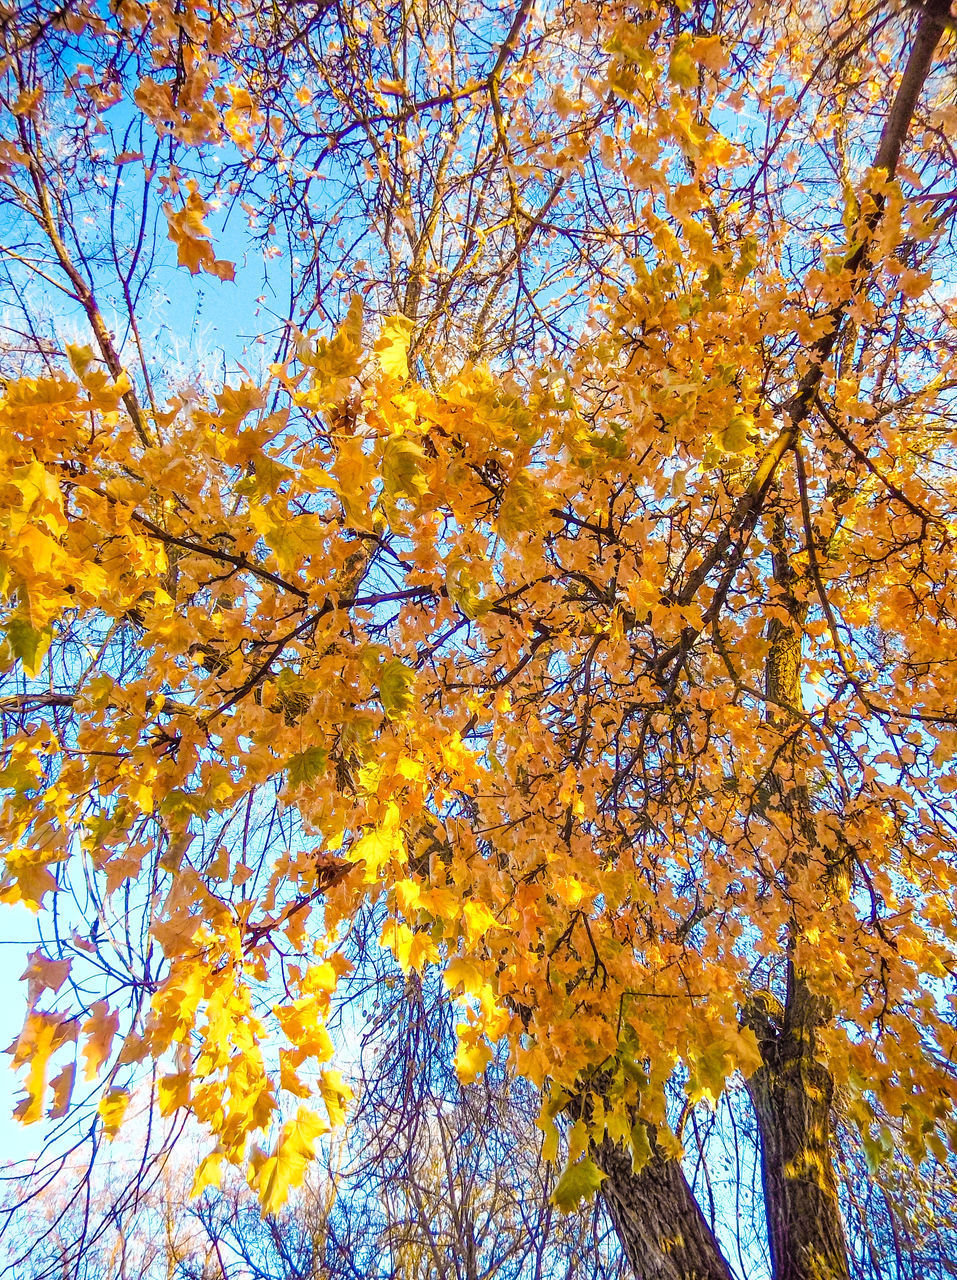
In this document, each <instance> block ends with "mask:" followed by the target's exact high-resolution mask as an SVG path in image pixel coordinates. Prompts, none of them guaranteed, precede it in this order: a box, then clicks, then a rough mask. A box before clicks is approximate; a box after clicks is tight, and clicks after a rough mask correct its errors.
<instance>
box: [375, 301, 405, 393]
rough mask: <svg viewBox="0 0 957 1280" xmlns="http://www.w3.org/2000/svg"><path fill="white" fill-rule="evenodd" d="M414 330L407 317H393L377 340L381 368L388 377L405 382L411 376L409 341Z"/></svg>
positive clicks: (376, 348)
mask: <svg viewBox="0 0 957 1280" xmlns="http://www.w3.org/2000/svg"><path fill="white" fill-rule="evenodd" d="M413 328H414V325H413V322H412V321H411V320H410V319H409V318H408V317H407V316H391V317H390V318H389V319H388V320H386V322H385V324H383V326H382V328H381V330H380V331H379V337H378V338H377V339H376V344H375V350H376V353H377V354H378V357H379V367H380V368H381V370H382V372H383V373H384V374H386V376H387V377H390V378H395V379H397V380H398V381H399V382H405V381H406V379H407V378H408V376H409V339H410V337H411V336H412V330H413Z"/></svg>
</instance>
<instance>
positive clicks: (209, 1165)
mask: <svg viewBox="0 0 957 1280" xmlns="http://www.w3.org/2000/svg"><path fill="white" fill-rule="evenodd" d="M222 1180H223V1152H222V1151H221V1150H220V1149H219V1148H218V1147H217V1148H216V1150H215V1151H211V1152H210V1153H209V1155H208V1156H205V1157H204V1158H203V1159H202V1160H201V1161H200V1163H199V1166H198V1168H197V1170H196V1173H195V1174H194V1176H193V1185H192V1187H191V1188H190V1192H189V1198H190V1199H191V1200H195V1199H196V1197H197V1196H198V1195H201V1194H202V1192H203V1191H204V1190H205V1189H206V1188H207V1187H218V1186H219V1185H220V1183H221V1182H222Z"/></svg>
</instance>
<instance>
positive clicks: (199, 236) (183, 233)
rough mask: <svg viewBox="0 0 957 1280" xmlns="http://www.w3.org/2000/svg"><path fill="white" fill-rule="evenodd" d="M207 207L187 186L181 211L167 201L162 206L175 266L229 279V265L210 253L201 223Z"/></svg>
mask: <svg viewBox="0 0 957 1280" xmlns="http://www.w3.org/2000/svg"><path fill="white" fill-rule="evenodd" d="M209 208H210V206H209V205H208V204H207V202H206V201H205V200H204V199H203V197H202V196H201V195H200V194H199V190H198V188H197V187H196V186H195V184H191V186H190V191H189V195H188V196H187V198H186V202H185V204H184V205H183V207H182V208H181V209H176V208H175V207H174V206H173V205H172V204H171V203H169V202H167V203H166V204H164V205H163V212H164V213H165V214H166V222H167V226H168V229H169V238H170V240H172V242H173V243H174V244H175V245H176V258H177V261H178V262H179V265H180V266H181V267H186V268H187V270H188V271H189V272H190V274H191V275H196V274H197V273H198V272H200V271H205V272H207V273H208V274H209V275H215V276H218V277H219V279H220V280H233V279H234V278H235V275H236V271H235V267H234V266H233V264H232V263H231V262H226V261H223V260H222V259H219V258H217V257H216V255H215V254H214V252H213V246H212V234H211V232H210V230H209V228H208V227H207V226H206V224H205V222H204V221H203V219H204V218H205V216H206V214H207V213H208V212H209Z"/></svg>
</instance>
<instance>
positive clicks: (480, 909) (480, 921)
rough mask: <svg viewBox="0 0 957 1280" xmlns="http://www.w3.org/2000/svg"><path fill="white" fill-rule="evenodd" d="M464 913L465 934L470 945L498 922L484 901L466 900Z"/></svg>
mask: <svg viewBox="0 0 957 1280" xmlns="http://www.w3.org/2000/svg"><path fill="white" fill-rule="evenodd" d="M462 915H463V917H464V919H465V934H466V938H467V940H468V944H469V946H472V945H473V944H474V943H475V940H476V939H477V938H481V937H482V935H483V934H486V933H488V931H489V929H491V928H492V926H493V925H495V924H497V923H498V921H497V920H496V919H495V916H494V915H493V914H492V913H491V911H489V909H488V907H487V906H486V905H485V903H484V902H475V901H470V902H466V904H465V906H464V907H463V908H462Z"/></svg>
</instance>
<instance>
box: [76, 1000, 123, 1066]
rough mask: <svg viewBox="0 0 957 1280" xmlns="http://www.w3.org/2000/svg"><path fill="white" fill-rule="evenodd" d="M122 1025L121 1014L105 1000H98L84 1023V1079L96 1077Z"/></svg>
mask: <svg viewBox="0 0 957 1280" xmlns="http://www.w3.org/2000/svg"><path fill="white" fill-rule="evenodd" d="M119 1025H120V1015H119V1014H118V1013H116V1012H115V1011H114V1010H112V1009H110V1007H109V1006H108V1005H107V1003H106V1001H105V1000H97V1002H96V1004H94V1005H93V1006H92V1008H91V1010H90V1017H89V1018H87V1020H86V1022H84V1024H83V1033H84V1035H85V1036H86V1038H87V1039H86V1044H84V1046H83V1057H84V1059H85V1060H86V1071H85V1073H84V1079H86V1080H94V1079H96V1075H97V1072H98V1071H99V1069H100V1067H101V1066H102V1065H103V1063H104V1062H105V1061H106V1060H107V1058H108V1057H109V1055H110V1048H111V1047H112V1044H113V1037H114V1036H115V1035H116V1032H117V1030H118V1028H119Z"/></svg>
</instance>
